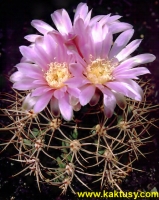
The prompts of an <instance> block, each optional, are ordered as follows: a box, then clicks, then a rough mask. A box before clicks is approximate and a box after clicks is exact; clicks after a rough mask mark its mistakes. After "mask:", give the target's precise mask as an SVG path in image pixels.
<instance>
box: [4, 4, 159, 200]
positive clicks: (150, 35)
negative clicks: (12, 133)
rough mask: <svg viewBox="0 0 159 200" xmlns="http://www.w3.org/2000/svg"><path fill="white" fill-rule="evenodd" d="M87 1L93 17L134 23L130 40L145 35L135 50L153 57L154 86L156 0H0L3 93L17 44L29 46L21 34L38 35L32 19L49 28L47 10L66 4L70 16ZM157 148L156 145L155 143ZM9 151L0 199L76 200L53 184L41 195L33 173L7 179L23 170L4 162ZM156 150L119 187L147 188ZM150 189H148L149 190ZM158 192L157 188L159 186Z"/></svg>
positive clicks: (155, 176)
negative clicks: (109, 16)
mask: <svg viewBox="0 0 159 200" xmlns="http://www.w3.org/2000/svg"><path fill="white" fill-rule="evenodd" d="M80 2H87V4H88V6H89V9H92V8H93V13H92V16H94V15H99V14H109V13H111V14H112V15H114V14H119V15H121V16H123V17H122V18H121V21H123V22H128V23H130V24H132V25H133V26H134V29H135V34H134V36H133V39H137V38H143V41H142V43H141V45H140V47H139V48H138V50H137V51H136V54H139V53H152V54H154V55H155V56H156V60H155V61H154V62H153V63H151V64H148V65H147V67H148V68H149V69H150V71H151V72H152V76H153V78H154V80H155V82H156V84H157V87H158V79H159V1H157V0H120V1H119V0H88V1H79V0H78V1H77V0H57V1H56V0H43V1H42V0H32V1H31V0H22V1H19V0H0V74H1V75H0V87H1V90H2V91H5V90H6V89H7V88H8V87H9V83H8V82H7V81H6V80H5V78H4V75H9V76H10V75H11V74H12V73H13V72H14V65H15V64H17V63H18V62H19V61H20V58H21V54H20V52H19V46H21V45H28V44H29V43H28V42H27V41H26V40H25V39H24V36H25V35H28V34H33V33H36V30H35V29H34V28H33V27H31V25H30V22H31V20H33V19H41V20H43V21H45V22H47V23H49V24H50V25H52V26H53V22H52V20H51V17H50V15H51V13H52V12H54V11H55V10H56V9H60V8H65V9H66V10H67V11H68V12H69V14H70V17H71V19H73V16H74V12H73V10H74V9H75V8H76V6H77V4H78V3H80ZM156 148H157V149H158V145H157V144H156ZM10 151H11V150H7V151H5V152H3V153H2V154H1V155H0V200H10V199H11V198H12V197H14V199H16V200H20V199H21V200H25V199H28V200H36V199H39V200H40V199H48V200H51V199H76V197H73V196H71V194H70V193H68V195H67V196H66V197H57V194H58V191H57V189H56V188H53V187H49V186H45V185H42V186H41V190H42V192H41V193H40V192H39V191H38V189H37V185H36V182H35V179H34V177H33V178H28V177H23V176H22V175H20V176H18V177H15V178H9V177H10V176H11V175H12V174H15V172H17V169H19V170H20V169H21V166H20V165H19V164H16V163H13V162H11V161H10V160H7V159H6V157H7V156H9V155H10V153H11V152H10ZM158 153H159V152H158V150H157V151H156V152H155V153H154V154H152V155H151V156H150V157H149V159H148V160H141V161H140V166H141V168H142V169H145V170H146V171H147V173H146V175H141V173H138V172H133V173H132V175H131V176H130V177H128V179H126V180H125V183H123V190H124V189H125V190H128V191H136V190H137V189H145V190H148V189H151V188H153V187H154V186H155V187H157V188H159V187H158V184H159V171H158V170H159V157H158ZM148 187H150V188H148ZM158 191H159V190H158ZM12 199H13V198H12Z"/></svg>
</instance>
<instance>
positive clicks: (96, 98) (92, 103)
mask: <svg viewBox="0 0 159 200" xmlns="http://www.w3.org/2000/svg"><path fill="white" fill-rule="evenodd" d="M99 99H100V92H99V91H98V90H96V91H95V93H94V95H93V97H92V98H91V100H90V102H89V105H90V106H95V105H96V104H97V103H98V102H99Z"/></svg>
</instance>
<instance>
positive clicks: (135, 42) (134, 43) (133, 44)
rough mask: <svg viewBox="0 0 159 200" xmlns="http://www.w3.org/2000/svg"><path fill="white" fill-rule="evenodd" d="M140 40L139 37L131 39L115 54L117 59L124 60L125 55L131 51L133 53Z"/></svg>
mask: <svg viewBox="0 0 159 200" xmlns="http://www.w3.org/2000/svg"><path fill="white" fill-rule="evenodd" d="M141 41H142V40H141V39H137V40H133V41H132V42H131V43H129V44H128V45H127V46H126V47H125V48H124V49H123V50H121V51H120V52H119V53H118V54H117V55H116V58H117V59H118V60H119V61H122V60H124V59H125V58H126V57H128V56H129V55H130V54H131V53H133V52H134V51H135V50H136V49H137V48H138V47H139V45H140V43H141Z"/></svg>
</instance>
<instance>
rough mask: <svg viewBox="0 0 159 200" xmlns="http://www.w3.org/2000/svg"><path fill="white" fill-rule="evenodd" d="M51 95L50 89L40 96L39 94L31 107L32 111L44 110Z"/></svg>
mask: <svg viewBox="0 0 159 200" xmlns="http://www.w3.org/2000/svg"><path fill="white" fill-rule="evenodd" d="M52 96H53V92H52V91H48V92H46V93H45V94H43V95H42V96H40V97H39V98H38V100H37V102H36V104H35V106H34V108H33V110H34V112H35V113H39V112H41V111H42V110H44V108H45V107H46V106H47V105H48V103H49V101H50V99H51V97H52Z"/></svg>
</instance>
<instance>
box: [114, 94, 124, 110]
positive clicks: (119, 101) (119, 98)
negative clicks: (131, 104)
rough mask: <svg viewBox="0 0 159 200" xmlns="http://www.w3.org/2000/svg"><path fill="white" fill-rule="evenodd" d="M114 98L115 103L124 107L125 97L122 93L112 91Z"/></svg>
mask: <svg viewBox="0 0 159 200" xmlns="http://www.w3.org/2000/svg"><path fill="white" fill-rule="evenodd" d="M113 94H114V96H115V98H116V103H117V105H118V106H119V107H120V108H121V109H122V110H124V109H125V108H126V105H127V104H126V99H125V97H124V95H122V94H120V93H117V92H113Z"/></svg>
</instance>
